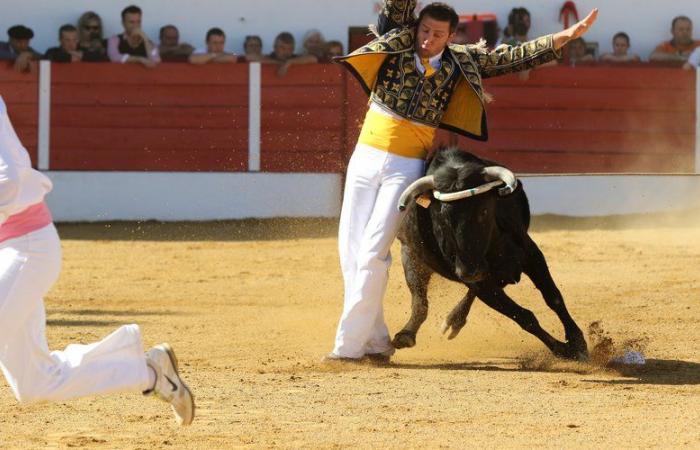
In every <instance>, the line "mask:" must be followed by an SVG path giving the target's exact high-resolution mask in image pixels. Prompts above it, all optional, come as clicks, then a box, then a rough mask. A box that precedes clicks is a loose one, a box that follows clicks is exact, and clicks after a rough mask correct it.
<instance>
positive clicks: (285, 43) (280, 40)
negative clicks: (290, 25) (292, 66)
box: [268, 31, 297, 63]
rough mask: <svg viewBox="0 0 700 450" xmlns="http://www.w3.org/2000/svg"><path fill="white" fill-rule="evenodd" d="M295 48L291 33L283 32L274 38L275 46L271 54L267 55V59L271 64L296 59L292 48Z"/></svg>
mask: <svg viewBox="0 0 700 450" xmlns="http://www.w3.org/2000/svg"><path fill="white" fill-rule="evenodd" d="M295 46H296V43H295V40H294V36H292V33H289V32H287V31H283V32H282V33H280V34H278V35H277V37H276V38H275V45H274V49H273V51H272V53H270V54H269V55H268V58H269V59H270V60H271V61H272V62H277V63H284V62H285V61H287V60H288V59H291V58H296V57H297V55H296V54H295V53H294V47H295Z"/></svg>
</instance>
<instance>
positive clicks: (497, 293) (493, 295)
mask: <svg viewBox="0 0 700 450" xmlns="http://www.w3.org/2000/svg"><path fill="white" fill-rule="evenodd" d="M476 294H477V295H478V296H479V298H480V299H481V301H483V302H484V303H486V304H487V305H488V306H490V307H491V308H493V309H495V310H496V311H498V312H500V313H501V314H503V315H505V316H508V317H510V318H511V319H513V320H514V321H516V322H517V323H518V325H520V327H521V328H522V329H523V330H525V331H527V332H528V333H531V334H533V335H535V336H537V337H538V338H539V339H540V340H541V341H542V342H544V345H546V346H547V347H548V348H549V349H550V350H551V351H552V353H554V354H555V355H557V356H559V357H562V358H568V357H569V352H568V347H567V346H566V344H564V343H563V342H560V341H558V340H557V339H555V338H554V337H552V335H550V334H549V333H547V332H546V331H545V330H544V329H543V328H542V327H541V326H540V323H539V321H538V320H537V317H535V315H534V314H533V313H532V311H530V310H528V309H525V308H523V307H522V306H520V305H518V304H517V303H515V302H514V301H513V299H512V298H510V297H508V295H506V293H505V292H504V291H503V289H502V288H500V287H498V286H495V285H480V286H479V287H478V288H477V293H476Z"/></svg>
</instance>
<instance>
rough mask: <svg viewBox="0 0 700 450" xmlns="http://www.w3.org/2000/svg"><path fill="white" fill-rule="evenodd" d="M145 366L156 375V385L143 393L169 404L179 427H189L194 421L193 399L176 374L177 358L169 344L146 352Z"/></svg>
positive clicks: (157, 346)
mask: <svg viewBox="0 0 700 450" xmlns="http://www.w3.org/2000/svg"><path fill="white" fill-rule="evenodd" d="M146 364H148V367H150V368H152V369H153V370H154V371H155V373H156V384H155V385H154V386H153V388H151V389H149V390H147V391H144V393H143V394H144V395H151V394H153V395H155V396H156V397H158V398H159V399H161V400H163V401H165V402H168V403H170V406H172V408H173V412H174V413H175V419H176V420H177V423H178V424H180V425H189V424H191V423H192V419H194V397H193V396H192V392H190V389H189V388H188V387H187V385H186V384H185V383H184V382H183V381H182V379H181V378H180V375H179V374H178V368H177V358H176V357H175V352H173V349H172V348H171V347H170V345H169V344H160V345H156V346H155V347H153V348H152V349H150V350H149V351H148V352H146Z"/></svg>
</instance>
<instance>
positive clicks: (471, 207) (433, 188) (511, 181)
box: [399, 161, 517, 283]
mask: <svg viewBox="0 0 700 450" xmlns="http://www.w3.org/2000/svg"><path fill="white" fill-rule="evenodd" d="M499 186H500V188H499V189H498V191H494V188H496V187H499ZM516 187H517V180H516V178H515V175H513V173H512V172H511V171H510V170H508V169H506V168H504V167H499V166H490V167H484V166H483V165H481V164H478V163H475V162H473V161H460V163H459V164H455V161H450V162H449V163H447V164H443V165H439V166H438V167H437V168H436V169H435V170H434V172H433V173H432V174H431V175H428V176H425V177H423V178H420V179H419V180H417V181H416V182H414V183H413V184H411V185H410V186H409V187H408V188H406V190H405V191H404V192H403V194H402V195H401V198H400V199H399V209H400V210H404V209H405V208H406V205H407V203H408V201H410V200H411V199H414V198H416V197H417V196H419V195H422V194H424V193H427V192H432V196H433V197H434V198H435V199H437V200H438V202H437V204H435V205H431V207H430V216H431V221H432V225H433V232H434V234H435V238H436V240H437V243H438V245H439V246H440V250H441V253H442V254H443V255H444V257H445V258H447V260H449V261H451V262H452V263H453V267H454V271H455V274H456V275H457V277H458V278H459V279H460V280H462V281H464V282H465V283H473V282H478V281H480V280H482V279H483V278H484V276H485V274H486V273H487V270H488V267H487V263H486V254H487V252H488V250H489V247H490V244H491V240H492V238H493V235H494V232H495V230H496V202H497V201H498V196H499V195H501V196H502V195H508V194H510V193H512V192H513V191H514V190H515V188H516ZM496 192H498V193H496Z"/></svg>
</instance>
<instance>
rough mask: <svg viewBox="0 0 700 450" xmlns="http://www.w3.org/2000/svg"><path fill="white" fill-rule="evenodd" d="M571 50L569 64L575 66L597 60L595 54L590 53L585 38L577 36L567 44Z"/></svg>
mask: <svg viewBox="0 0 700 450" xmlns="http://www.w3.org/2000/svg"><path fill="white" fill-rule="evenodd" d="M567 48H568V51H569V64H571V65H572V66H575V65H576V64H579V63H587V62H593V61H595V58H594V57H593V55H591V54H589V53H588V49H587V47H586V41H584V40H583V38H577V39H574V40H572V41H570V42H569V45H567Z"/></svg>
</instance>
